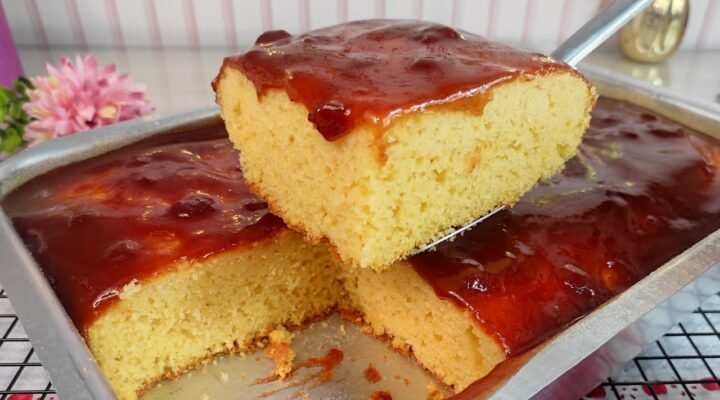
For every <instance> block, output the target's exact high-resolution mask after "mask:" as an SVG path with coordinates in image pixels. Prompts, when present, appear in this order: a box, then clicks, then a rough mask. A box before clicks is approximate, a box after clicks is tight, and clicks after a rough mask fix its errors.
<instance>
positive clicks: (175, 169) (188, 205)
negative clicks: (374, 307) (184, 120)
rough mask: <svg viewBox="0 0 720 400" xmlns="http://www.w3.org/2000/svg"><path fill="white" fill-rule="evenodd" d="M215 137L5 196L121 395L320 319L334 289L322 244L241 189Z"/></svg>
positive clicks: (115, 160) (75, 170) (157, 147)
mask: <svg viewBox="0 0 720 400" xmlns="http://www.w3.org/2000/svg"><path fill="white" fill-rule="evenodd" d="M198 134H200V137H199V138H194V139H193V137H195V136H198ZM222 136H226V134H225V132H224V129H222V128H218V129H216V131H215V132H209V133H208V132H193V133H192V135H190V136H189V137H187V138H185V139H179V141H177V142H172V143H165V142H159V143H143V144H141V145H136V146H133V147H131V148H129V149H125V150H120V151H118V152H114V153H111V154H109V155H106V156H103V157H100V158H96V159H93V160H91V161H89V162H83V163H80V164H76V165H73V166H70V167H67V168H62V169H60V170H57V171H54V172H53V173H51V174H49V175H47V176H43V177H40V178H39V179H36V180H34V181H32V182H31V183H29V184H28V185H25V186H24V187H23V188H21V189H20V190H19V191H18V192H17V193H13V194H11V195H10V197H9V198H8V199H7V202H6V207H7V208H8V209H9V210H11V214H12V215H13V218H12V220H13V223H14V224H15V227H16V228H17V230H18V232H19V233H20V234H21V236H22V238H23V239H24V241H25V243H27V244H28V247H29V248H30V250H31V251H32V252H33V254H34V255H35V257H36V258H37V261H38V263H39V264H40V265H41V266H42V268H43V270H44V272H45V274H46V275H47V276H48V279H49V281H50V282H51V284H52V286H53V288H54V289H55V291H56V292H57V295H58V297H59V298H60V300H61V301H62V303H63V304H64V306H65V308H66V310H67V311H68V314H69V315H70V317H71V318H72V319H73V321H74V322H75V324H76V325H77V327H78V329H79V330H80V331H81V332H82V333H83V335H84V336H85V338H86V339H87V344H88V347H89V348H90V350H91V351H92V353H93V354H94V356H95V359H96V360H97V362H98V365H99V366H100V368H101V369H102V370H103V372H104V374H105V376H106V377H107V379H108V380H109V381H110V384H111V386H112V387H113V389H114V390H115V392H116V393H117V394H118V396H119V397H120V398H121V399H123V400H131V399H136V398H137V395H138V393H140V392H142V391H143V389H145V388H147V387H149V386H150V385H152V384H153V383H155V382H157V381H159V380H161V379H163V378H172V377H174V376H177V375H179V374H180V373H182V372H183V371H185V370H187V369H188V368H192V367H195V366H197V365H200V364H201V363H203V362H205V361H207V360H209V358H210V357H211V356H213V355H215V354H221V353H228V352H234V351H242V350H245V349H247V348H248V347H249V346H250V345H251V344H252V343H253V341H254V340H256V339H259V338H261V337H263V336H266V335H268V334H270V333H271V331H273V330H274V329H276V328H278V327H283V326H298V325H300V324H302V323H303V322H304V321H306V320H307V319H309V318H317V317H319V316H322V315H323V314H325V313H327V312H329V311H330V310H331V309H332V308H333V307H334V306H335V304H336V303H337V301H338V299H339V297H340V294H341V293H342V287H341V285H340V283H339V281H338V269H337V266H336V264H335V263H334V262H333V261H332V260H331V257H330V255H329V253H328V251H327V250H326V249H325V248H323V247H321V246H313V245H310V244H308V243H307V242H305V241H304V240H303V239H302V237H301V236H300V235H299V234H297V233H295V232H293V231H291V230H289V229H287V228H286V227H285V225H284V224H283V223H282V221H281V220H280V219H279V218H277V217H275V216H273V215H271V214H270V213H269V212H268V211H267V207H266V205H265V203H264V202H263V201H262V200H260V199H258V198H257V197H256V196H254V195H253V194H251V193H250V192H249V191H248V190H247V188H246V187H245V185H244V183H243V179H242V172H241V171H240V169H239V165H238V158H237V152H236V151H235V150H234V149H233V148H232V145H231V144H230V143H229V142H228V141H227V139H226V138H222Z"/></svg>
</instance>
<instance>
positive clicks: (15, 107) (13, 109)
mask: <svg viewBox="0 0 720 400" xmlns="http://www.w3.org/2000/svg"><path fill="white" fill-rule="evenodd" d="M24 113H25V112H24V111H23V109H22V107H21V106H20V103H12V104H10V107H9V109H8V114H10V117H11V118H12V119H15V120H17V119H20V118H22V117H23V115H24Z"/></svg>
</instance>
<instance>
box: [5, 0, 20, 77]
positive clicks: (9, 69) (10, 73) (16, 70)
mask: <svg viewBox="0 0 720 400" xmlns="http://www.w3.org/2000/svg"><path fill="white" fill-rule="evenodd" d="M20 75H22V66H21V65H20V58H19V57H18V53H17V49H16V48H15V42H13V38H12V35H11V34H10V26H9V25H8V22H7V18H5V11H4V10H3V6H2V4H0V86H10V85H11V84H12V83H13V81H14V80H15V79H17V77H18V76H20Z"/></svg>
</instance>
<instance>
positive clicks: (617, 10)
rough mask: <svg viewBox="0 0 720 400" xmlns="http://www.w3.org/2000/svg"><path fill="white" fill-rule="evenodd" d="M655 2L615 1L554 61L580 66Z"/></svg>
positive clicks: (428, 246)
mask: <svg viewBox="0 0 720 400" xmlns="http://www.w3.org/2000/svg"><path fill="white" fill-rule="evenodd" d="M653 1H654V0H615V1H614V2H612V4H610V5H609V6H608V7H606V8H605V9H604V10H603V11H602V12H600V13H599V14H598V15H596V16H595V17H593V18H592V19H591V20H590V21H588V22H587V23H586V24H585V25H583V26H582V27H581V28H580V29H578V31H577V32H575V33H574V34H572V36H570V37H569V38H568V39H567V40H566V41H565V42H563V43H562V44H561V45H560V46H559V47H558V48H557V49H555V51H553V52H552V54H551V57H552V58H554V59H556V60H561V61H564V62H565V63H567V64H568V65H571V66H573V67H575V66H577V64H578V63H579V62H580V61H582V59H583V58H585V57H586V56H587V55H588V54H590V53H591V52H592V51H593V50H595V49H596V48H597V47H598V46H600V45H601V44H603V43H604V42H605V41H606V40H607V39H608V38H609V37H610V36H612V35H613V34H614V33H615V32H617V31H619V30H620V28H622V27H623V26H624V25H625V24H626V23H627V22H629V21H630V20H631V19H632V18H633V17H635V16H636V15H638V14H639V13H640V12H641V11H642V10H644V9H645V8H646V7H647V6H649V5H650V3H652V2H653ZM503 209H505V207H504V206H501V207H498V208H496V209H494V210H492V211H490V212H489V213H487V214H485V215H483V216H482V217H480V218H478V219H476V220H473V221H470V222H468V223H467V224H465V225H461V226H459V227H457V228H456V229H455V230H453V231H452V232H450V233H448V234H446V235H444V236H442V237H440V238H438V239H437V240H434V241H432V242H430V243H428V244H426V245H424V246H422V247H420V248H418V249H416V250H415V251H413V252H412V253H410V255H411V256H412V255H415V254H418V253H422V252H423V251H426V250H430V249H432V248H433V247H435V246H437V245H438V244H440V243H442V242H444V241H446V240H452V239H453V238H454V237H456V236H457V235H459V234H461V233H463V232H465V231H467V230H468V229H470V228H472V227H473V226H475V225H477V224H479V223H480V222H483V221H485V220H486V219H488V218H490V217H491V216H493V215H495V214H497V213H498V212H499V211H500V210H503Z"/></svg>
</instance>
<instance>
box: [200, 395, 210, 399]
mask: <svg viewBox="0 0 720 400" xmlns="http://www.w3.org/2000/svg"><path fill="white" fill-rule="evenodd" d="M201 399H202V400H210V396H208V395H207V394H205V393H203V395H202V397H201Z"/></svg>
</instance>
